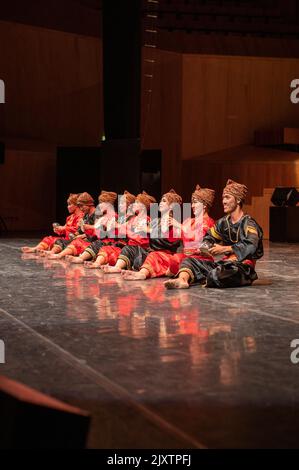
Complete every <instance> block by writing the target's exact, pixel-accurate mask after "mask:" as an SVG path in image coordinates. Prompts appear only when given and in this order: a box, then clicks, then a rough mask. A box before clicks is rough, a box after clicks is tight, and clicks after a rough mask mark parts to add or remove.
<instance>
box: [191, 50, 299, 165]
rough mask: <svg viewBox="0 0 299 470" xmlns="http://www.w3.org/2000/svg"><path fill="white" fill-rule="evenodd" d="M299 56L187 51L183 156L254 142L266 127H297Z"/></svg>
mask: <svg viewBox="0 0 299 470" xmlns="http://www.w3.org/2000/svg"><path fill="white" fill-rule="evenodd" d="M296 77H299V60H298V59H279V58H259V57H229V56H203V55H202V56H200V55H190V54H185V55H184V56H183V105H182V158H183V159H189V158H194V157H196V156H199V155H204V154H208V153H212V152H217V151H220V150H223V149H226V148H230V147H235V146H238V145H244V144H250V143H252V142H253V139H254V131H255V130H257V129H260V128H264V127H280V126H290V127H292V126H293V127H296V125H297V124H298V122H299V106H296V105H294V104H292V103H291V102H290V83H291V81H292V79H294V78H296Z"/></svg>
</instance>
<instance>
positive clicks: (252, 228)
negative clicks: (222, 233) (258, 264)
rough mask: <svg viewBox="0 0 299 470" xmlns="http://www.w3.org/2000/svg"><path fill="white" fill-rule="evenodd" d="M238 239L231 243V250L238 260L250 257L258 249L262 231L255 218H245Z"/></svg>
mask: <svg viewBox="0 0 299 470" xmlns="http://www.w3.org/2000/svg"><path fill="white" fill-rule="evenodd" d="M242 232H243V233H242V234H241V236H240V238H241V239H240V241H239V242H237V243H235V244H234V245H232V250H233V252H234V253H235V255H236V256H237V258H238V261H244V260H245V259H251V258H252V257H253V256H254V255H255V253H256V252H257V250H258V247H259V244H260V240H261V238H262V231H261V229H260V227H259V226H258V224H257V223H256V222H255V220H253V219H251V218H247V219H246V221H245V225H244V230H243V231H242Z"/></svg>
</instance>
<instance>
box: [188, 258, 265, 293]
mask: <svg viewBox="0 0 299 470" xmlns="http://www.w3.org/2000/svg"><path fill="white" fill-rule="evenodd" d="M184 271H185V272H187V273H189V274H190V276H191V283H192V284H193V283H194V284H205V285H206V286H207V287H218V288H225V287H243V286H250V285H251V284H252V283H253V281H255V280H256V279H257V274H256V272H255V270H254V268H253V267H252V266H250V265H248V264H244V263H240V262H239V261H233V262H232V261H219V262H218V263H215V262H213V261H201V260H198V259H196V258H186V259H184V260H183V261H182V263H181V265H180V270H179V273H180V272H184Z"/></svg>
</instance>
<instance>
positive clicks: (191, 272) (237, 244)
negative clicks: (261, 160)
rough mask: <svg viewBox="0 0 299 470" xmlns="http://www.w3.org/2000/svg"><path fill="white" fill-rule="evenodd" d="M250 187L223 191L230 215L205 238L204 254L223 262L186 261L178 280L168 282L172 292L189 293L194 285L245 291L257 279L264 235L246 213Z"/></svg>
mask: <svg viewBox="0 0 299 470" xmlns="http://www.w3.org/2000/svg"><path fill="white" fill-rule="evenodd" d="M246 194H247V187H246V186H244V185H243V184H239V183H236V182H235V181H232V180H228V182H227V184H226V187H225V188H224V190H223V198H222V200H223V207H224V213H225V214H226V215H225V216H224V217H223V218H222V219H220V220H218V221H217V222H216V224H215V225H214V227H212V228H211V229H210V230H209V232H208V233H207V235H206V236H205V237H204V240H203V245H206V246H205V247H203V248H202V251H206V250H207V251H208V253H209V254H210V255H211V257H219V256H222V257H223V259H222V260H221V261H218V262H217V261H215V260H211V261H202V260H198V259H195V258H194V257H191V258H186V259H184V260H183V261H182V263H181V266H180V270H179V273H178V278H177V279H173V280H169V281H166V282H165V287H166V288H168V289H187V288H188V287H189V285H190V284H195V283H199V284H203V285H205V286H206V287H218V288H224V287H241V286H248V285H251V284H252V282H253V281H254V280H256V279H257V274H256V272H255V264H256V260H257V259H259V258H261V257H262V256H263V241H262V239H263V231H262V229H261V227H260V226H259V225H258V224H257V222H256V221H255V220H254V219H252V218H251V217H250V216H249V215H245V214H244V213H243V210H242V206H243V203H244V201H245V197H246Z"/></svg>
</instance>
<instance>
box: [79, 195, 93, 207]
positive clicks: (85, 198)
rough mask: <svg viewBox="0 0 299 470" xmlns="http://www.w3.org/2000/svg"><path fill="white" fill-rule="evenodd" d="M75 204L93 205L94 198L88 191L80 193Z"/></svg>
mask: <svg viewBox="0 0 299 470" xmlns="http://www.w3.org/2000/svg"><path fill="white" fill-rule="evenodd" d="M77 204H78V206H79V205H82V206H83V205H84V206H94V200H93V198H92V196H91V195H90V194H88V193H81V194H80V195H79V197H78V200H77Z"/></svg>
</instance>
